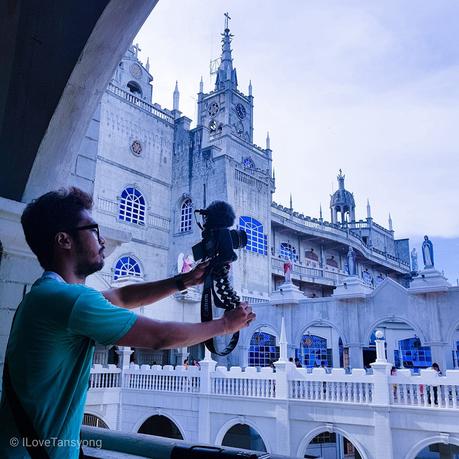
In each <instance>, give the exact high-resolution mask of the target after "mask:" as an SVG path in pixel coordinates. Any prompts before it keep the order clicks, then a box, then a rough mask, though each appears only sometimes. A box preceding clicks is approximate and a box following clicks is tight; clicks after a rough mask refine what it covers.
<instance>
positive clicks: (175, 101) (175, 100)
mask: <svg viewBox="0 0 459 459" xmlns="http://www.w3.org/2000/svg"><path fill="white" fill-rule="evenodd" d="M179 101H180V93H179V90H178V81H175V89H174V95H173V102H172V109H173V110H176V111H179Z"/></svg>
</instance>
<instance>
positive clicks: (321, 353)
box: [296, 335, 333, 368]
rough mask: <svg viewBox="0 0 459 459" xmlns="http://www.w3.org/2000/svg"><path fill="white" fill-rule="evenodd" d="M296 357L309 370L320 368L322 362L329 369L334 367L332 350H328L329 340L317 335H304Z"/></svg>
mask: <svg viewBox="0 0 459 459" xmlns="http://www.w3.org/2000/svg"><path fill="white" fill-rule="evenodd" d="M296 357H298V359H299V360H300V362H301V364H302V365H303V366H305V367H307V368H311V367H320V366H321V364H322V362H324V363H325V365H326V366H327V367H332V366H333V358H332V350H331V349H327V340H326V339H325V338H321V337H320V336H316V335H303V337H302V338H301V343H300V348H299V349H297V350H296Z"/></svg>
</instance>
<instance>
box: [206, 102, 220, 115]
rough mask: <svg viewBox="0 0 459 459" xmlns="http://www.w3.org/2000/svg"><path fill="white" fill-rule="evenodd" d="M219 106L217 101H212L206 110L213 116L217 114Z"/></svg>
mask: <svg viewBox="0 0 459 459" xmlns="http://www.w3.org/2000/svg"><path fill="white" fill-rule="evenodd" d="M219 108H220V107H219V106H218V104H217V102H212V103H211V104H210V105H209V108H208V110H207V111H208V112H209V115H210V116H211V117H212V118H213V117H214V116H216V115H217V113H218V110H219Z"/></svg>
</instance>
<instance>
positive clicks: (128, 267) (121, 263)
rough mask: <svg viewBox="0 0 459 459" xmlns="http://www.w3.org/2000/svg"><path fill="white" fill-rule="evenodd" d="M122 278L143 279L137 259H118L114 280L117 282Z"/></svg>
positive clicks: (127, 257)
mask: <svg viewBox="0 0 459 459" xmlns="http://www.w3.org/2000/svg"><path fill="white" fill-rule="evenodd" d="M122 277H142V269H141V268H140V264H139V262H138V261H137V260H136V259H135V258H133V257H130V256H124V257H121V258H119V259H118V261H117V262H116V265H115V269H114V273H113V279H114V280H117V279H120V278H122Z"/></svg>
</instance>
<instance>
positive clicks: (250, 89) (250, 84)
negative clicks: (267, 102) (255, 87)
mask: <svg viewBox="0 0 459 459" xmlns="http://www.w3.org/2000/svg"><path fill="white" fill-rule="evenodd" d="M249 97H252V80H250V81H249Z"/></svg>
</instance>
